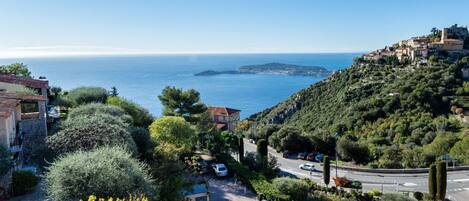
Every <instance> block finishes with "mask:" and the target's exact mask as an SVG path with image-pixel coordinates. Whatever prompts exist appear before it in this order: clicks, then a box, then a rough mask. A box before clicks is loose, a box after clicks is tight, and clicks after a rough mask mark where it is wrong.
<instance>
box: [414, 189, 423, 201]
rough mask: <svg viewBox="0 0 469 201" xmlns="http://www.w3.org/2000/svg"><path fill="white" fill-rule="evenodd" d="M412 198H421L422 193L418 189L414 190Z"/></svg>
mask: <svg viewBox="0 0 469 201" xmlns="http://www.w3.org/2000/svg"><path fill="white" fill-rule="evenodd" d="M414 198H415V199H416V200H418V201H420V200H423V193H422V192H419V191H416V192H414Z"/></svg>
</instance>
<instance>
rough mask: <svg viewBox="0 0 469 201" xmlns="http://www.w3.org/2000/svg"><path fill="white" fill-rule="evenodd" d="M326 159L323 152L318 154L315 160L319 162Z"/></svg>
mask: <svg viewBox="0 0 469 201" xmlns="http://www.w3.org/2000/svg"><path fill="white" fill-rule="evenodd" d="M323 159H324V155H323V154H318V155H316V156H315V157H314V160H315V161H317V162H319V163H320V162H322V160H323Z"/></svg>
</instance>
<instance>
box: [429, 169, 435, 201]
mask: <svg viewBox="0 0 469 201" xmlns="http://www.w3.org/2000/svg"><path fill="white" fill-rule="evenodd" d="M436 184H437V181H436V165H435V164H432V165H430V168H429V169H428V194H429V195H430V198H431V199H435V198H436V192H437V187H436Z"/></svg>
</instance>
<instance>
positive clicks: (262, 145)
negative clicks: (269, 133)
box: [257, 139, 268, 157]
mask: <svg viewBox="0 0 469 201" xmlns="http://www.w3.org/2000/svg"><path fill="white" fill-rule="evenodd" d="M267 147H268V143H267V140H264V139H260V140H259V141H257V154H259V155H260V156H263V157H267V153H268V148H267Z"/></svg>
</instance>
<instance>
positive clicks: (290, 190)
mask: <svg viewBox="0 0 469 201" xmlns="http://www.w3.org/2000/svg"><path fill="white" fill-rule="evenodd" d="M272 183H273V185H274V186H275V187H276V188H277V189H278V190H279V191H280V192H281V193H283V194H286V195H289V196H290V200H292V201H303V200H307V198H308V191H309V186H308V184H307V183H306V182H304V181H302V180H300V179H293V178H288V177H279V178H275V179H274V180H273V181H272Z"/></svg>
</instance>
